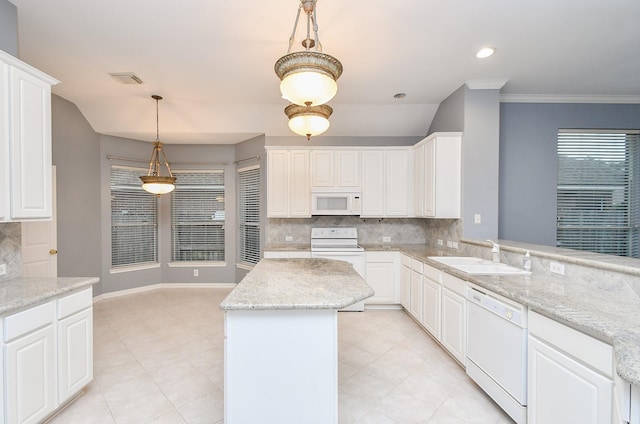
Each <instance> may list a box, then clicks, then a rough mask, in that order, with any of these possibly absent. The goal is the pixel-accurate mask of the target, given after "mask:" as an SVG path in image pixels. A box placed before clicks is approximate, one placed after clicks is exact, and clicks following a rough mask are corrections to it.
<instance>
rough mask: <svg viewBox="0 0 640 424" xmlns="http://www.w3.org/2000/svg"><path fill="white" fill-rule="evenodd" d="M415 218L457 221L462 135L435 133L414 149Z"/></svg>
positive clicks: (458, 215)
mask: <svg viewBox="0 0 640 424" xmlns="http://www.w3.org/2000/svg"><path fill="white" fill-rule="evenodd" d="M414 154H415V172H414V178H415V181H414V184H415V190H414V212H415V215H416V216H417V217H426V218H460V194H461V186H460V184H461V158H462V155H461V134H460V133H434V134H431V135H430V136H429V137H427V138H425V139H424V140H422V141H421V142H419V143H418V144H416V146H415V150H414Z"/></svg>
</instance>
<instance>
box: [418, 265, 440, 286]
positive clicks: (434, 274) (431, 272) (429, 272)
mask: <svg viewBox="0 0 640 424" xmlns="http://www.w3.org/2000/svg"><path fill="white" fill-rule="evenodd" d="M422 273H423V274H424V276H425V277H427V278H429V279H430V280H433V281H435V282H436V283H439V282H440V270H439V269H438V268H434V267H432V266H431V265H427V264H424V270H423V272H422Z"/></svg>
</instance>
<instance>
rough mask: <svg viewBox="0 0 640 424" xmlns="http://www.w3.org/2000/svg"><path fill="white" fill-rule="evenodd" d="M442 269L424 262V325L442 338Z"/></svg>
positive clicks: (430, 331) (433, 334) (436, 337)
mask: <svg viewBox="0 0 640 424" xmlns="http://www.w3.org/2000/svg"><path fill="white" fill-rule="evenodd" d="M440 274H441V272H440V270H439V269H436V268H434V267H432V266H429V265H427V264H424V270H423V277H422V325H424V328H426V329H427V331H428V332H429V333H431V335H432V336H433V337H434V338H435V339H436V340H440V298H441V295H440V293H441V291H442V289H441V287H442V286H441V285H440V279H441V277H440Z"/></svg>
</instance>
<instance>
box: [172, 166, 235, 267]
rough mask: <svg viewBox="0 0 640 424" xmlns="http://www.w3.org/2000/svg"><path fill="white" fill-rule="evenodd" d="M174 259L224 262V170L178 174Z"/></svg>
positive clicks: (173, 207)
mask: <svg viewBox="0 0 640 424" xmlns="http://www.w3.org/2000/svg"><path fill="white" fill-rule="evenodd" d="M175 174H176V176H177V177H178V178H177V181H176V189H175V190H174V191H173V192H172V193H171V260H172V261H173V262H183V261H184V262H194V261H206V262H211V261H224V260H225V257H224V223H225V215H224V214H225V209H224V171H221V170H216V171H176V172H175Z"/></svg>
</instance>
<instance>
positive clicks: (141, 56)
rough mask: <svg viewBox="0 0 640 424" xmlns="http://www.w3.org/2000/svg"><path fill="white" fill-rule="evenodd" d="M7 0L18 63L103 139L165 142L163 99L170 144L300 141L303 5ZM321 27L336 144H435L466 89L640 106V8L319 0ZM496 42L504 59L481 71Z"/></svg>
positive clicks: (517, 0)
mask: <svg viewBox="0 0 640 424" xmlns="http://www.w3.org/2000/svg"><path fill="white" fill-rule="evenodd" d="M10 1H11V2H12V3H14V4H15V5H16V6H17V8H18V27H19V38H18V39H19V56H20V58H21V59H22V60H24V61H26V62H27V63H30V64H31V65H33V66H35V67H37V68H39V69H41V70H43V71H44V72H46V73H48V74H50V75H51V76H53V77H55V78H57V79H59V80H60V81H61V83H60V84H59V85H58V86H56V87H54V89H53V91H54V93H56V94H58V95H59V96H61V97H63V98H65V99H67V100H69V101H71V102H73V103H75V104H76V105H77V106H78V108H79V109H80V110H81V111H82V113H83V114H84V116H85V117H86V118H87V120H88V121H89V123H90V124H91V126H92V127H93V128H94V130H95V131H97V132H99V133H103V134H111V135H118V136H123V137H130V138H135V139H141V140H149V141H151V140H153V139H155V103H154V101H153V100H152V99H151V97H150V96H151V94H160V95H161V96H163V97H164V98H165V99H164V100H163V101H161V102H160V136H161V137H160V138H161V139H162V140H163V141H165V142H169V143H237V142H240V141H243V140H246V139H248V138H252V137H254V136H257V135H260V134H266V135H267V136H291V135H293V133H291V132H290V131H289V129H288V127H287V119H286V116H285V115H284V112H283V110H284V107H285V106H286V104H287V103H286V101H284V100H283V99H281V97H280V93H279V89H278V85H279V81H278V78H277V77H276V75H275V73H274V71H273V64H274V62H275V61H276V59H278V58H279V57H280V56H282V55H284V54H285V53H286V49H287V43H288V38H289V35H290V33H291V29H292V27H293V22H294V18H295V13H296V10H297V7H298V4H299V2H298V0H271V1H263V2H255V1H251V2H248V1H234V0H181V1H175V0H174V1H168V0H135V1H131V0H110V1H106V0H91V1H77V0H48V1H38V0H10ZM317 16H318V24H319V31H320V40H321V41H322V44H323V46H324V52H325V53H328V54H331V55H333V56H335V57H337V58H338V59H339V60H340V61H341V62H342V64H343V66H344V73H343V75H342V77H341V78H340V79H339V80H338V94H337V95H336V97H335V98H334V99H333V100H332V101H331V102H330V103H329V104H330V105H331V106H332V107H333V108H334V114H333V116H332V117H331V127H330V129H329V130H328V131H327V132H326V133H325V135H327V136H421V135H426V133H427V130H428V128H429V125H430V123H431V120H432V118H433V115H434V114H435V112H436V110H437V107H438V104H439V103H440V102H441V101H442V100H444V99H445V98H446V97H447V96H448V95H449V94H451V93H452V92H453V91H455V90H456V89H457V88H459V87H460V86H461V85H463V84H464V83H465V81H469V80H496V79H498V80H499V79H503V80H507V81H508V82H507V83H506V85H505V86H504V87H503V88H502V94H503V98H504V99H508V98H510V99H512V100H513V99H529V100H530V99H548V98H550V97H551V98H554V99H555V100H561V101H568V100H575V99H578V100H580V101H582V100H584V101H593V100H594V99H595V100H599V101H605V102H626V103H629V102H634V103H640V25H639V24H638V21H639V18H640V1H638V0H613V1H602V0H537V1H523V0H487V1H477V0H446V1H433V0H384V1H383V0H370V1H368V2H358V1H352V0H319V1H318V6H317ZM302 38H303V26H300V28H299V31H298V33H297V37H296V39H297V41H299V40H300V39H302ZM296 44H297V45H298V46H299V44H298V43H296ZM487 45H490V46H495V47H496V48H497V52H496V54H495V55H494V56H492V57H490V58H488V59H484V60H479V59H476V58H475V52H476V51H477V50H478V49H479V48H480V47H482V46H487ZM110 72H135V73H136V75H138V76H139V77H140V78H141V79H142V80H143V81H144V83H143V84H142V85H121V84H119V83H117V82H116V81H115V80H114V79H112V78H111V77H110V76H109V73H110ZM398 92H405V93H407V96H406V97H405V98H404V99H401V100H396V99H394V98H393V95H394V94H396V93H398Z"/></svg>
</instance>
